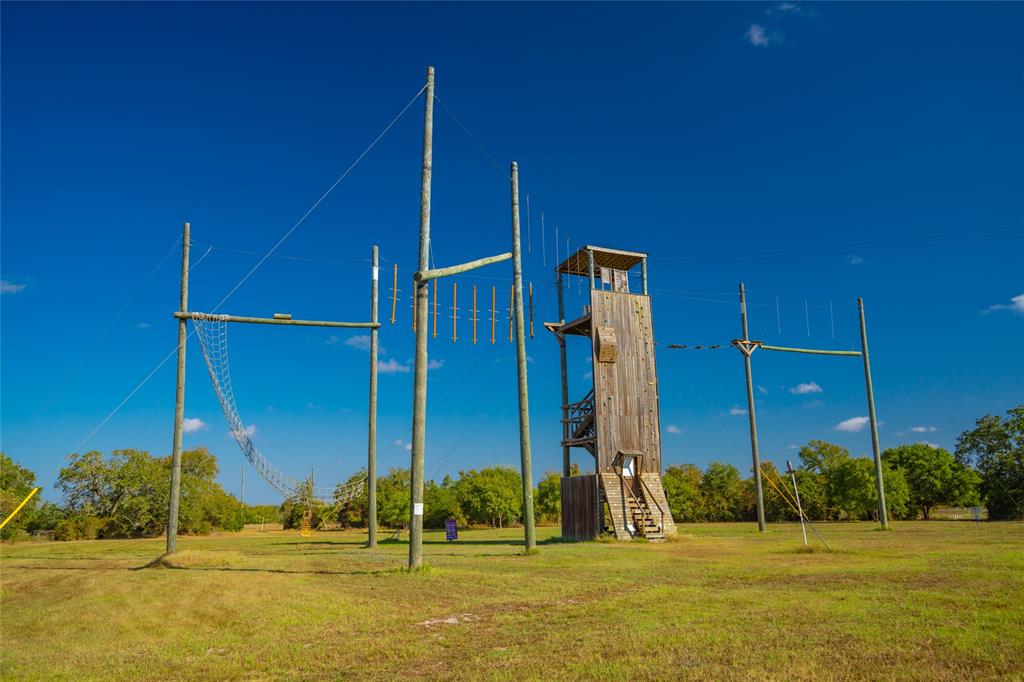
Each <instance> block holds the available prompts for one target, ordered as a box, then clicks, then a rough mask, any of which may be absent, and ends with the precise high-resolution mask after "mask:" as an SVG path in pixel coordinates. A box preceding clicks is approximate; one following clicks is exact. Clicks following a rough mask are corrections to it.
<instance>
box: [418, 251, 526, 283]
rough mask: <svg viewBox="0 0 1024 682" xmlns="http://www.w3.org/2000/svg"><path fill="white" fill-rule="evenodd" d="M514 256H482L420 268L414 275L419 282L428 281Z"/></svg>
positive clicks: (503, 254) (506, 254)
mask: <svg viewBox="0 0 1024 682" xmlns="http://www.w3.org/2000/svg"><path fill="white" fill-rule="evenodd" d="M511 258H512V254H511V253H501V254H498V255H497V256H488V257H487V258H481V259H479V260H471V261H469V262H468V263H463V264H461V265H451V266H449V267H447V268H436V269H434V270H420V271H419V272H417V273H416V274H415V275H413V276H412V278H413V279H414V280H416V281H417V282H426V281H427V280H431V279H438V278H440V277H448V276H450V275H458V274H460V273H463V272H469V271H470V270H476V269H477V268H482V267H483V266H485V265H490V264H491V263H500V262H501V261H503V260H509V259H511Z"/></svg>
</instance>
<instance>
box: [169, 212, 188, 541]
mask: <svg viewBox="0 0 1024 682" xmlns="http://www.w3.org/2000/svg"><path fill="white" fill-rule="evenodd" d="M189 229H190V228H189V224H188V223H185V227H184V229H183V230H182V238H181V299H180V302H179V304H178V311H179V312H182V313H185V312H188V249H189ZM187 331H188V330H187V327H186V320H185V318H179V319H178V381H177V385H176V387H175V390H174V442H173V445H172V446H171V500H170V504H169V505H168V508H167V554H173V553H174V550H175V547H176V545H177V540H178V503H179V498H180V495H181V438H182V433H183V431H182V426H183V424H184V422H185V339H186V337H187V333H186V332H187Z"/></svg>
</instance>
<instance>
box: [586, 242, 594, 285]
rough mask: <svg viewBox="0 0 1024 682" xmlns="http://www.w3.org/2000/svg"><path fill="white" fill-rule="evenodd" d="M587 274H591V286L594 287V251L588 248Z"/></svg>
mask: <svg viewBox="0 0 1024 682" xmlns="http://www.w3.org/2000/svg"><path fill="white" fill-rule="evenodd" d="M587 274H588V275H590V288H591V289H594V288H595V287H594V252H593V251H591V250H590V249H587Z"/></svg>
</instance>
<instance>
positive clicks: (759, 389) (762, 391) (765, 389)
mask: <svg viewBox="0 0 1024 682" xmlns="http://www.w3.org/2000/svg"><path fill="white" fill-rule="evenodd" d="M757 392H758V393H760V394H761V395H764V394H766V393H768V389H767V388H765V387H764V386H761V385H760V384H758V386H757Z"/></svg>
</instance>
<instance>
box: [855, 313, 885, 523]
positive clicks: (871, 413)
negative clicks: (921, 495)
mask: <svg viewBox="0 0 1024 682" xmlns="http://www.w3.org/2000/svg"><path fill="white" fill-rule="evenodd" d="M857 311H858V313H859V314H860V347H861V355H863V356H864V383H865V385H866V386H867V394H868V419H869V420H870V422H871V451H872V452H873V453H874V455H875V489H876V490H877V491H878V521H879V522H880V523H881V524H882V528H888V527H889V513H888V511H887V510H886V507H885V482H884V481H883V480H882V453H881V451H880V448H879V447H878V420H877V419H876V418H875V389H874V388H873V387H872V385H871V361H870V359H869V358H868V328H867V325H866V324H865V322H864V299H862V298H858V299H857Z"/></svg>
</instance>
